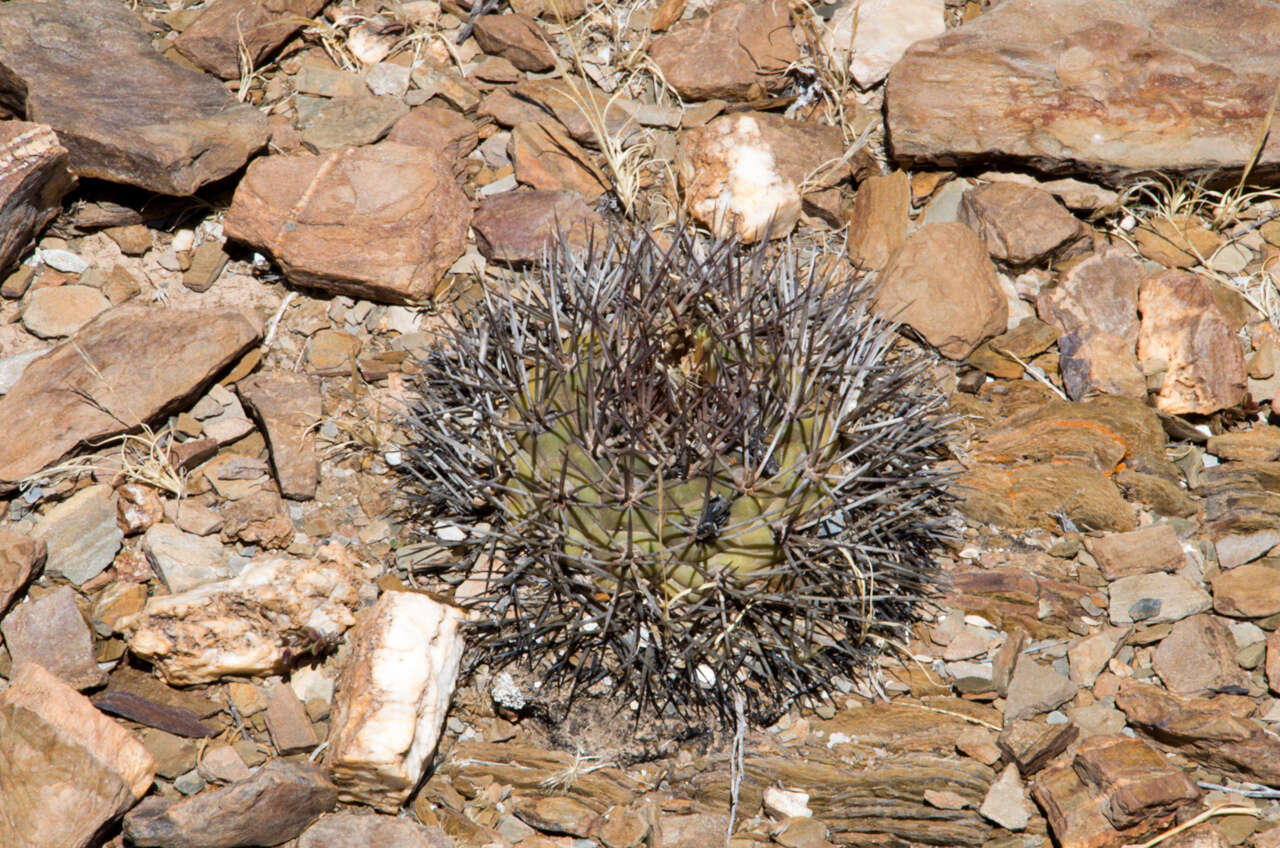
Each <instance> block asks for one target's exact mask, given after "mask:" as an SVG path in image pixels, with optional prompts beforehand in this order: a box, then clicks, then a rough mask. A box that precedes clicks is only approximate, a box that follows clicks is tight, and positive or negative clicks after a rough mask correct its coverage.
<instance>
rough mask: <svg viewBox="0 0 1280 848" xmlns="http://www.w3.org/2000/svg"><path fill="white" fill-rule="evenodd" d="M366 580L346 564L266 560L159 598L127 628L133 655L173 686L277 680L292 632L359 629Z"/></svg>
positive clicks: (128, 622)
mask: <svg viewBox="0 0 1280 848" xmlns="http://www.w3.org/2000/svg"><path fill="white" fill-rule="evenodd" d="M360 582H361V578H360V572H359V570H358V569H357V568H355V567H353V566H351V565H348V564H346V563H342V562H321V561H319V560H315V559H291V558H288V557H277V558H272V559H265V560H260V561H257V562H252V563H250V564H249V565H247V566H246V567H245V569H244V571H242V572H240V574H238V575H236V576H235V577H233V578H231V579H230V580H220V581H218V582H216V583H206V584H204V585H202V586H198V587H196V588H194V589H191V590H190V591H187V592H180V593H178V594H176V595H161V596H158V597H153V598H151V599H150V600H148V601H147V605H146V607H145V608H144V609H143V610H142V612H140V613H138V614H136V615H132V616H129V617H128V618H126V619H123V620H122V621H121V622H120V628H121V629H122V630H123V631H124V633H125V634H126V636H127V638H128V642H129V650H130V651H132V652H133V653H134V654H135V655H137V656H139V657H142V658H143V659H145V660H149V661H150V662H152V663H154V664H155V666H156V668H157V669H158V670H159V672H160V674H161V676H162V677H164V679H165V680H166V681H167V682H168V683H171V684H175V685H187V684H191V683H209V682H212V681H214V680H218V679H220V678H223V677H227V676H235V675H244V676H253V675H266V674H274V673H277V672H279V671H281V670H282V669H283V667H284V666H285V664H286V662H285V661H286V655H285V650H286V642H289V641H293V642H295V643H296V641H297V640H296V638H295V639H292V640H287V639H286V638H285V635H286V634H290V635H291V636H294V637H297V636H298V635H300V634H304V633H305V631H307V630H308V629H309V630H310V631H311V633H310V635H311V636H315V637H332V636H336V635H340V634H342V633H343V632H345V631H346V630H347V628H349V627H351V625H352V624H354V623H355V610H356V609H357V608H358V607H359V604H360V597H359V589H360ZM294 650H295V651H296V650H297V649H296V648H294Z"/></svg>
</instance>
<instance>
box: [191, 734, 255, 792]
mask: <svg viewBox="0 0 1280 848" xmlns="http://www.w3.org/2000/svg"><path fill="white" fill-rule="evenodd" d="M199 772H200V776H201V777H203V778H204V779H205V780H208V781H217V782H219V783H235V782H236V781H238V780H244V779H245V778H247V777H248V776H249V767H248V766H247V765H245V763H244V760H242V759H240V755H239V754H237V753H236V749H235V748H233V747H231V746H230V745H227V744H225V743H220V744H214V745H210V746H209V747H208V748H206V749H205V751H204V755H203V756H201V758H200V766H199Z"/></svg>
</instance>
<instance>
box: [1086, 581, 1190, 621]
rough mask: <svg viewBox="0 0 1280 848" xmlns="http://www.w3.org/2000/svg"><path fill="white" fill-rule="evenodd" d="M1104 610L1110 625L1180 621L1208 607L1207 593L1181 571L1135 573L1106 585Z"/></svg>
mask: <svg viewBox="0 0 1280 848" xmlns="http://www.w3.org/2000/svg"><path fill="white" fill-rule="evenodd" d="M1109 594H1110V602H1109V604H1108V606H1107V610H1108V612H1109V614H1110V616H1111V623H1112V624H1132V623H1133V622H1135V621H1142V622H1145V623H1146V624H1158V623H1160V622H1163V621H1181V620H1182V619H1184V618H1186V617H1187V616H1189V615H1195V614H1196V613H1200V612H1204V611H1205V610H1207V609H1209V606H1210V604H1211V600H1210V598H1209V593H1208V592H1206V591H1204V589H1201V588H1200V587H1199V586H1198V585H1196V584H1195V583H1192V582H1191V581H1190V580H1188V579H1187V578H1185V577H1183V576H1182V575H1181V574H1164V573H1160V572H1156V573H1154V574H1138V575H1134V576H1133V577H1121V578H1120V579H1119V580H1116V581H1113V582H1112V583H1111V586H1110V587H1109Z"/></svg>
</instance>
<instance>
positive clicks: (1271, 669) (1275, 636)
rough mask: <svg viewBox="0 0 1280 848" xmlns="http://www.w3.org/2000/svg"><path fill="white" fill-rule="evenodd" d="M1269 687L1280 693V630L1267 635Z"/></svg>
mask: <svg viewBox="0 0 1280 848" xmlns="http://www.w3.org/2000/svg"><path fill="white" fill-rule="evenodd" d="M1266 672H1267V687H1268V688H1270V689H1271V691H1272V692H1280V630H1272V631H1271V632H1270V633H1268V634H1267V664H1266Z"/></svg>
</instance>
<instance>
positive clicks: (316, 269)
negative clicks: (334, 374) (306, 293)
mask: <svg viewBox="0 0 1280 848" xmlns="http://www.w3.org/2000/svg"><path fill="white" fill-rule="evenodd" d="M453 174H454V169H453V163H452V162H451V161H450V159H449V157H448V156H446V155H445V154H443V153H441V152H439V151H435V150H430V149H427V148H423V147H416V146H412V145H407V144H399V143H397V142H391V141H388V142H382V143H381V144H376V145H373V146H371V147H343V148H339V149H336V150H332V151H329V152H327V153H325V154H324V155H323V156H315V155H310V154H305V155H299V156H267V157H264V158H262V159H258V160H256V161H254V162H253V164H251V165H250V166H249V169H248V171H246V172H245V175H244V179H242V180H241V181H240V185H239V186H238V187H237V188H236V193H235V198H234V199H233V200H232V203H231V209H230V210H229V211H228V212H227V216H226V219H225V221H224V222H223V223H224V226H225V227H226V231H227V235H229V236H231V237H232V238H235V239H239V240H240V241H243V242H247V243H248V244H251V245H253V246H254V247H256V248H258V249H259V250H263V251H266V252H268V253H270V254H271V256H272V257H273V258H274V259H275V260H276V261H277V262H278V263H280V267H281V268H282V269H283V270H284V272H285V274H286V275H287V276H288V277H289V279H290V280H292V281H293V282H295V283H298V284H300V285H304V286H310V287H314V288H319V289H323V290H325V291H330V292H335V293H337V294H346V295H350V296H352V297H357V298H368V299H370V300H377V301H387V302H394V303H420V302H422V301H425V300H427V299H429V298H430V297H431V295H432V294H433V293H434V292H435V288H436V284H437V283H439V282H440V280H441V278H442V277H443V276H444V274H445V272H446V271H448V270H449V266H450V265H452V264H453V263H454V262H455V261H456V260H457V259H458V257H459V256H461V255H462V251H463V248H464V246H465V241H466V235H467V226H468V225H469V224H470V222H471V205H470V203H468V201H467V198H466V196H465V195H464V194H463V193H462V189H460V188H458V185H457V182H456V180H455V179H454V176H453Z"/></svg>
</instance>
